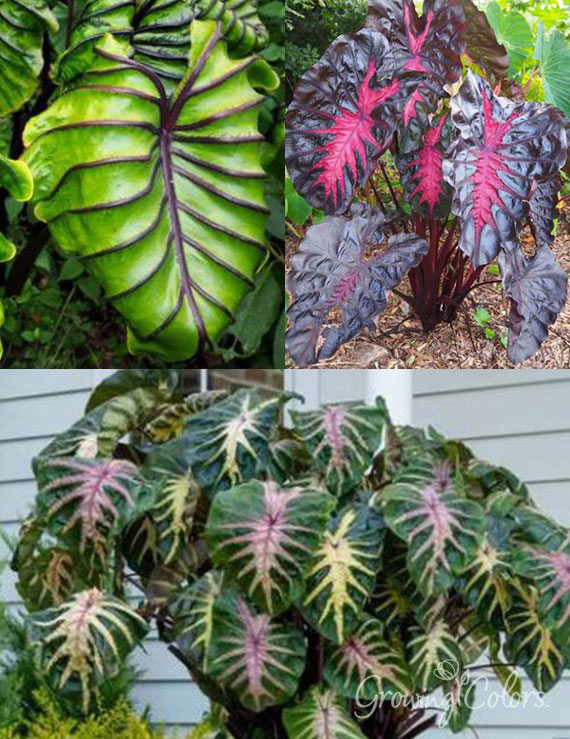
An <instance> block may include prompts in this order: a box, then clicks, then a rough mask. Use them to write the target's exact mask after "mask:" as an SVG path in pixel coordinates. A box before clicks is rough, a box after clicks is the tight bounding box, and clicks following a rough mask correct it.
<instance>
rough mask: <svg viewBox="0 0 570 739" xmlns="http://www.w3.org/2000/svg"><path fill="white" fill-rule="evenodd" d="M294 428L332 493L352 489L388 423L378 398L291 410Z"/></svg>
mask: <svg viewBox="0 0 570 739" xmlns="http://www.w3.org/2000/svg"><path fill="white" fill-rule="evenodd" d="M291 417H292V418H293V421H294V422H295V426H296V430H297V432H298V434H299V436H300V437H301V439H302V440H303V442H304V444H305V446H306V448H307V450H308V451H309V454H310V455H311V456H312V457H313V459H314V461H315V463H316V466H317V469H318V471H319V474H320V477H321V478H322V480H323V482H324V484H325V485H326V487H327V488H328V489H329V490H330V491H331V492H333V493H335V494H336V495H342V494H343V493H346V492H348V491H349V490H350V489H351V488H353V487H354V486H355V485H356V484H357V481H358V480H359V479H360V478H361V476H362V475H363V474H364V472H365V470H366V469H367V467H368V466H369V465H370V464H371V462H372V458H373V456H374V453H375V452H376V451H377V450H378V449H379V448H380V445H381V443H382V439H383V436H384V433H385V429H386V426H387V424H388V422H389V418H388V410H387V408H386V406H385V404H384V401H383V400H382V399H381V398H378V399H377V400H376V404H375V405H364V404H360V403H351V404H346V405H329V406H325V407H324V408H320V409H318V410H316V411H292V412H291Z"/></svg>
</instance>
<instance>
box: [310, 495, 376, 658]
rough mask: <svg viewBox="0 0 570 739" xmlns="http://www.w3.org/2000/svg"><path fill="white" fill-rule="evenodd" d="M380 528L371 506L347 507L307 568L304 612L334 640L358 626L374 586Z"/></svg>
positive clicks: (319, 630)
mask: <svg viewBox="0 0 570 739" xmlns="http://www.w3.org/2000/svg"><path fill="white" fill-rule="evenodd" d="M383 535H384V529H383V528H382V524H381V521H380V520H379V518H378V516H377V515H375V514H374V512H373V511H371V510H369V509H368V510H366V509H364V508H361V509H360V510H353V509H349V510H347V511H346V513H344V514H343V515H342V516H340V517H339V518H338V519H337V520H336V521H334V522H333V524H332V525H331V527H330V529H329V531H327V532H326V533H325V535H324V538H323V541H322V543H321V544H320V546H319V548H318V549H317V551H316V552H315V555H314V559H313V563H312V565H311V567H310V569H309V571H308V576H307V590H306V595H305V597H304V598H303V601H302V606H303V614H304V616H305V617H306V619H307V620H308V621H309V623H310V624H311V625H312V626H313V627H314V628H315V629H316V630H317V631H318V632H319V633H321V634H323V636H326V637H327V639H330V640H331V641H332V642H334V643H336V644H342V643H343V642H344V641H346V639H347V637H348V636H350V635H351V634H352V633H353V632H354V631H355V629H356V628H357V627H358V625H359V623H360V621H361V619H362V616H363V609H364V605H365V603H366V601H367V600H368V598H369V597H370V595H371V594H372V591H373V589H374V581H375V578H376V572H377V569H378V565H379V558H380V551H381V546H382V539H383Z"/></svg>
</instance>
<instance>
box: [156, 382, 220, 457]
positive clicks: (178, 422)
mask: <svg viewBox="0 0 570 739" xmlns="http://www.w3.org/2000/svg"><path fill="white" fill-rule="evenodd" d="M227 396H228V393H227V391H225V390H211V391H209V392H205V393H191V394H190V395H188V396H187V397H186V398H184V400H182V401H180V403H167V404H165V406H164V408H163V409H159V410H158V413H157V415H156V418H153V419H152V420H151V421H149V423H147V425H146V426H145V427H144V429H143V436H145V437H146V438H147V439H149V441H151V442H152V443H153V444H164V443H166V442H167V441H171V440H172V439H177V438H178V437H179V436H181V435H182V433H183V432H184V429H185V428H186V424H187V423H188V421H189V419H190V418H191V417H192V416H193V415H194V414H196V413H201V412H202V411H204V410H206V408H209V407H210V406H211V405H215V404H216V403H219V402H220V401H221V400H225V399H226V398H227Z"/></svg>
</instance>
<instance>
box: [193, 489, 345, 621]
mask: <svg viewBox="0 0 570 739" xmlns="http://www.w3.org/2000/svg"><path fill="white" fill-rule="evenodd" d="M334 503H335V500H334V498H333V497H332V496H331V495H328V494H327V493H323V492H320V491H318V490H310V489H303V488H300V487H292V488H280V487H279V485H278V484H277V483H276V482H273V481H272V480H268V481H266V482H257V481H252V482H248V483H245V484H244V485H238V486H237V487H234V488H231V489H230V490H223V491H221V492H220V493H218V495H216V497H215V498H214V502H213V503H212V508H211V509H210V515H209V518H208V525H207V529H206V538H207V541H208V545H209V550H210V557H211V558H212V560H213V561H214V563H215V564H218V565H221V566H223V567H224V571H225V572H226V573H227V576H228V578H229V581H230V582H235V583H237V584H238V585H239V586H240V587H241V588H242V589H243V591H244V592H245V593H246V594H247V597H248V599H249V600H250V601H252V602H253V603H254V604H256V605H257V606H259V607H260V608H261V609H262V610H264V611H266V612H267V613H271V614H277V613H281V612H282V611H284V610H285V609H286V608H287V607H288V606H289V605H290V603H291V602H292V601H293V600H298V599H299V598H300V597H301V596H302V594H303V593H304V591H305V579H304V576H305V573H306V570H307V568H308V565H309V562H310V561H311V557H312V554H313V551H314V550H315V548H316V547H317V545H318V543H319V541H320V539H321V537H322V534H323V532H324V530H325V527H326V525H327V523H328V518H329V515H330V512H331V511H332V508H333V507H334Z"/></svg>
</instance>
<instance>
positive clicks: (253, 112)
mask: <svg viewBox="0 0 570 739" xmlns="http://www.w3.org/2000/svg"><path fill="white" fill-rule="evenodd" d="M192 33H193V44H192V54H191V57H190V61H189V67H188V71H187V73H186V75H185V78H184V81H183V82H181V84H180V86H179V87H178V88H177V90H176V91H175V92H174V93H172V94H171V95H169V94H168V93H167V92H166V91H165V89H164V86H163V85H162V82H161V81H160V79H159V78H158V77H157V76H156V74H155V73H154V72H153V71H152V69H150V68H148V67H144V66H141V65H140V64H138V63H137V62H134V61H132V60H130V59H129V58H128V57H126V56H125V55H124V52H123V50H122V47H121V46H119V45H118V43H117V42H115V41H114V40H113V39H110V38H106V40H105V41H104V44H103V45H102V46H101V47H100V48H99V49H98V52H97V54H98V57H97V58H98V61H97V65H96V68H95V69H93V70H92V71H90V72H89V73H86V74H85V75H84V76H83V77H82V78H81V82H80V84H78V85H77V86H75V87H74V88H73V89H72V90H70V91H69V92H67V93H66V94H65V95H63V96H60V97H59V98H58V99H57V100H56V101H55V102H54V103H53V104H52V105H51V106H50V107H49V108H48V110H47V111H46V112H45V113H43V114H41V115H40V116H38V117H37V118H35V119H33V120H32V121H30V123H29V124H28V126H27V128H26V133H25V143H26V145H27V147H28V149H27V152H26V154H25V159H26V161H27V162H28V164H29V166H30V169H31V170H32V173H33V175H34V181H35V184H36V188H35V196H34V197H35V200H36V202H37V205H36V208H35V212H36V215H37V217H38V218H39V219H40V220H43V221H46V222H48V223H49V225H50V230H51V233H52V235H53V236H54V238H55V240H56V242H57V243H58V245H59V247H60V248H61V249H62V250H63V251H64V252H67V253H74V254H76V255H77V256H78V257H80V258H81V259H82V260H83V261H84V263H85V265H86V266H87V267H88V269H89V270H90V272H91V274H92V275H93V276H94V277H95V279H96V280H98V281H99V282H100V283H101V284H103V286H104V288H105V294H106V296H107V297H108V298H109V299H110V300H111V301H112V302H113V305H114V306H115V307H116V308H117V310H119V311H120V312H121V313H122V314H123V316H124V317H125V318H126V319H127V320H128V321H129V323H130V329H131V330H130V334H129V348H130V349H131V351H133V352H136V351H143V350H144V351H149V352H151V353H154V354H155V355H157V356H159V357H162V358H163V359H168V360H171V361H172V360H178V359H179V360H182V359H187V358H189V357H191V356H192V355H193V354H195V353H196V352H198V351H201V350H202V349H203V348H204V347H205V346H206V345H207V344H208V343H209V342H211V341H214V340H215V339H216V338H217V337H218V336H219V334H220V333H221V331H222V330H223V329H224V328H225V327H226V326H227V325H228V324H229V323H230V322H231V321H232V320H233V315H234V312H235V310H236V309H237V307H238V305H239V303H240V302H241V300H242V299H243V297H244V296H245V295H246V294H247V292H248V291H249V290H250V289H251V287H252V285H253V278H254V276H255V273H256V270H257V268H258V267H259V265H260V264H261V262H262V261H263V259H264V256H265V223H266V219H267V212H268V211H267V207H266V204H265V196H264V191H263V178H264V172H263V169H262V167H261V164H260V142H261V141H262V139H263V137H262V136H261V135H260V134H259V131H258V128H257V118H258V110H257V108H258V105H259V104H260V103H261V102H262V100H263V96H262V95H260V94H259V93H258V92H256V91H255V90H254V89H253V85H255V86H256V87H258V88H266V89H273V88H275V87H276V86H277V85H278V79H277V76H276V75H275V73H274V72H273V71H272V70H271V69H270V67H269V66H268V65H267V64H266V63H265V62H264V61H262V60H259V59H257V58H254V57H248V58H246V59H240V60H232V59H230V58H229V56H228V53H227V47H226V44H225V42H224V41H223V40H222V38H221V32H220V30H219V28H218V26H217V25H216V24H215V23H214V22H211V21H196V22H194V23H193V25H192ZM62 121H65V122H64V123H63V124H62ZM87 142H88V145H87ZM62 151H64V152H65V157H62V156H61V152H62Z"/></svg>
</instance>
